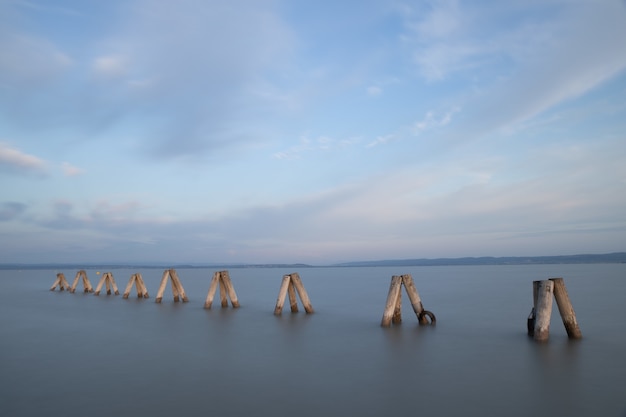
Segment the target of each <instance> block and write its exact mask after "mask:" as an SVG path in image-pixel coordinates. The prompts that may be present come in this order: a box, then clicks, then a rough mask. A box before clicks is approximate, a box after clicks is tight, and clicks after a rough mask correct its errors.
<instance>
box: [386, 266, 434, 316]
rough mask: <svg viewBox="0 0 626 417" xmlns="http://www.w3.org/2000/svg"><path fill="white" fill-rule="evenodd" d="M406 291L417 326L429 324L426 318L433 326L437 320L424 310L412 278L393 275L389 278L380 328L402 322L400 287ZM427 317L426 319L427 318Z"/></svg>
mask: <svg viewBox="0 0 626 417" xmlns="http://www.w3.org/2000/svg"><path fill="white" fill-rule="evenodd" d="M403 285H404V288H405V289H406V293H407V295H408V296H409V300H410V301H411V306H412V307H413V311H414V312H415V315H416V316H417V321H418V322H419V324H429V322H428V318H430V324H435V323H436V321H437V319H436V318H435V315H434V314H433V313H431V312H430V311H428V310H424V306H423V305H422V300H421V299H420V296H419V294H418V292H417V288H415V284H414V283H413V277H411V275H408V274H407V275H394V276H393V277H391V285H390V286H389V294H388V295H387V304H386V305H385V312H384V313H383V319H382V321H381V323H380V325H381V326H382V327H389V326H390V325H391V323H392V322H393V323H394V324H399V323H401V322H402V286H403ZM427 317H428V318H427Z"/></svg>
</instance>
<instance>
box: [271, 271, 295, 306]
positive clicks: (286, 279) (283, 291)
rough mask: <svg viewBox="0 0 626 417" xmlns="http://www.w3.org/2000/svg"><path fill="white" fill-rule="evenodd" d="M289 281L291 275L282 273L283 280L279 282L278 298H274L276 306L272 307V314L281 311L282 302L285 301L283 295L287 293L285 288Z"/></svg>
mask: <svg viewBox="0 0 626 417" xmlns="http://www.w3.org/2000/svg"><path fill="white" fill-rule="evenodd" d="M290 283H291V275H283V281H282V282H281V284H280V289H279V290H278V299H277V300H276V307H274V314H275V315H280V314H282V312H283V304H284V303H285V296H286V295H287V290H288V288H289V284H290Z"/></svg>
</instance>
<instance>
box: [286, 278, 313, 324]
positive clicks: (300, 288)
mask: <svg viewBox="0 0 626 417" xmlns="http://www.w3.org/2000/svg"><path fill="white" fill-rule="evenodd" d="M291 282H292V283H293V286H294V287H296V291H297V293H298V296H299V297H300V301H301V302H302V305H303V306H304V311H305V312H306V313H307V314H311V313H313V306H312V305H311V300H309V295H308V294H307V292H306V290H305V289H304V285H303V284H302V280H301V279H300V275H299V274H298V273H297V272H294V273H293V274H291Z"/></svg>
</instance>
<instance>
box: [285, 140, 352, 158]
mask: <svg viewBox="0 0 626 417" xmlns="http://www.w3.org/2000/svg"><path fill="white" fill-rule="evenodd" d="M359 142H360V139H359V138H357V137H353V138H347V139H340V140H337V139H334V138H331V137H328V136H318V137H317V138H315V139H309V137H308V136H301V137H300V138H299V139H298V144H297V145H294V146H292V147H290V148H288V149H286V150H284V151H280V152H276V153H275V154H274V158H276V159H299V158H301V157H302V155H303V154H304V153H308V152H331V151H337V150H342V149H345V148H348V147H351V146H354V145H355V144H357V143H359Z"/></svg>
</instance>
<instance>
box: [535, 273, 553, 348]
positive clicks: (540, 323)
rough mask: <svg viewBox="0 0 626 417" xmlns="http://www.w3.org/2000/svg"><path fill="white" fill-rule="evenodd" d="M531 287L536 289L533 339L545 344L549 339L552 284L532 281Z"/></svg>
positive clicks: (546, 281)
mask: <svg viewBox="0 0 626 417" xmlns="http://www.w3.org/2000/svg"><path fill="white" fill-rule="evenodd" d="M533 286H536V287H537V304H536V305H535V326H534V329H533V338H534V339H535V340H536V341H538V342H545V341H547V340H548V338H549V337H550V317H551V316H552V293H553V289H554V283H553V282H552V281H550V280H544V281H534V282H533Z"/></svg>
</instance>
